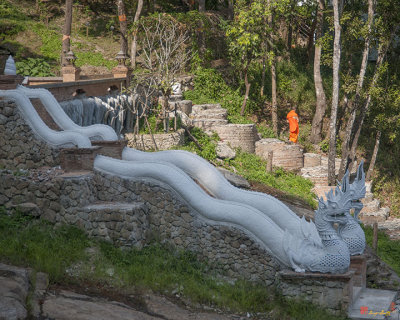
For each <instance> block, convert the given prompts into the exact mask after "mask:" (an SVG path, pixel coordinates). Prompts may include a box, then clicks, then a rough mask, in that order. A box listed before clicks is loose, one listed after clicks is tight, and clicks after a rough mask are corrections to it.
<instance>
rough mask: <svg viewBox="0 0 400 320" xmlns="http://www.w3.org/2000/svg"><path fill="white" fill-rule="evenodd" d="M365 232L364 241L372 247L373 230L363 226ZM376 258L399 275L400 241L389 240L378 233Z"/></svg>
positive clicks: (381, 233)
mask: <svg viewBox="0 0 400 320" xmlns="http://www.w3.org/2000/svg"><path fill="white" fill-rule="evenodd" d="M363 229H364V232H365V239H366V240H367V244H368V245H369V246H370V247H372V238H373V232H374V231H373V228H372V227H368V226H363ZM377 253H378V256H379V257H380V258H381V259H382V260H383V261H385V262H386V263H387V264H388V265H389V266H391V267H392V268H393V270H394V271H396V273H397V274H400V241H399V240H390V238H389V236H388V235H387V234H386V233H385V232H383V231H378V249H377Z"/></svg>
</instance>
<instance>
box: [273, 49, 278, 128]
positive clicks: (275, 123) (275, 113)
mask: <svg viewBox="0 0 400 320" xmlns="http://www.w3.org/2000/svg"><path fill="white" fill-rule="evenodd" d="M275 64H276V61H275V56H273V57H272V61H271V95H272V101H271V103H272V129H273V130H274V133H275V135H276V136H278V106H277V101H276V65H275Z"/></svg>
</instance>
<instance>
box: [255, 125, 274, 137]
mask: <svg viewBox="0 0 400 320" xmlns="http://www.w3.org/2000/svg"><path fill="white" fill-rule="evenodd" d="M257 132H258V133H259V134H261V138H263V139H266V138H277V136H276V135H275V133H274V130H273V129H272V128H271V127H269V126H266V125H261V124H258V125H257Z"/></svg>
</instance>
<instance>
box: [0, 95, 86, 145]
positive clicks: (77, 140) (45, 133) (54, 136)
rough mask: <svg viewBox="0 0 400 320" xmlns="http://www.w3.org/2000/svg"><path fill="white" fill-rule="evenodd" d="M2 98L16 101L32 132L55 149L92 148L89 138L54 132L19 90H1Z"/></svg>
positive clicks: (76, 134)
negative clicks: (68, 147)
mask: <svg viewBox="0 0 400 320" xmlns="http://www.w3.org/2000/svg"><path fill="white" fill-rule="evenodd" d="M0 97H3V98H9V99H13V100H15V101H16V104H17V107H18V109H19V111H20V112H21V114H22V117H23V118H24V119H25V121H26V122H27V123H28V125H29V126H30V128H31V129H32V131H33V132H34V133H35V134H36V135H37V136H38V137H39V138H40V139H41V140H42V141H45V142H46V143H48V144H49V145H51V146H53V147H61V146H63V147H67V146H77V147H78V148H91V147H92V144H91V142H90V140H89V138H88V137H86V136H84V135H82V134H80V133H77V132H75V131H71V130H67V131H54V130H52V129H50V128H49V127H48V126H47V125H46V124H45V123H44V122H43V120H42V119H41V118H40V116H39V115H38V113H37V112H36V110H35V108H34V107H33V105H32V103H31V102H30V100H29V99H28V97H27V96H26V95H24V94H23V93H21V92H20V91H19V90H0Z"/></svg>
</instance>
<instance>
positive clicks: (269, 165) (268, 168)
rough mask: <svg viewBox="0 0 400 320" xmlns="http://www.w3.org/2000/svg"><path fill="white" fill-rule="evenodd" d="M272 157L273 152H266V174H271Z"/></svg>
mask: <svg viewBox="0 0 400 320" xmlns="http://www.w3.org/2000/svg"><path fill="white" fill-rule="evenodd" d="M273 157H274V152H273V151H268V156H267V172H272V159H273Z"/></svg>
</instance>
